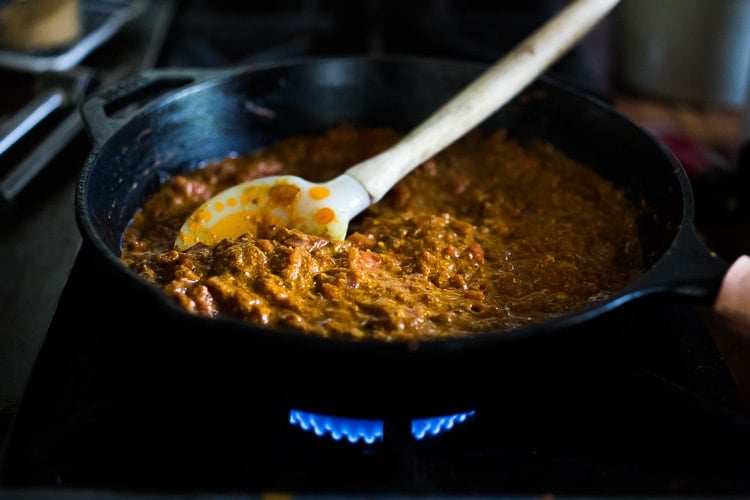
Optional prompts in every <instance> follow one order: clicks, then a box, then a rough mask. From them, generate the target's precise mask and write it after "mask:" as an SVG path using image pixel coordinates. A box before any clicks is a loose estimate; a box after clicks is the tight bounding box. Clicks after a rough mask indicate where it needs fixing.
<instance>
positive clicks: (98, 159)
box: [75, 58, 727, 414]
mask: <svg viewBox="0 0 750 500" xmlns="http://www.w3.org/2000/svg"><path fill="white" fill-rule="evenodd" d="M483 69H484V68H483V67H482V66H481V65H475V64H466V63H459V62H451V61H439V60H426V59H413V58H388V59H377V58H350V59H305V60H298V61H288V62H282V63H277V64H268V65H263V66H248V67H237V68H229V69H211V70H198V69H163V70H152V71H147V72H144V73H142V74H140V75H137V76H136V77H134V78H132V79H130V80H127V81H125V82H123V83H122V84H120V85H119V86H117V87H115V88H112V89H109V90H105V91H102V92H100V93H97V94H95V95H92V96H91V97H90V98H89V99H87V100H86V102H84V104H83V105H82V109H81V111H82V114H83V118H84V121H85V124H86V126H87V129H88V131H89V133H90V135H91V137H92V140H93V143H94V146H93V149H92V152H91V154H90V156H89V157H88V159H87V161H86V163H85V165H84V166H83V169H82V172H81V176H80V180H79V183H78V186H77V192H76V198H75V208H76V217H77V222H78V225H79V228H80V231H81V233H82V235H83V238H84V243H85V244H90V245H92V246H93V248H94V249H95V250H96V253H97V255H99V256H100V257H101V258H102V259H103V261H104V263H105V265H106V267H107V268H109V269H111V270H112V271H113V272H114V276H113V279H112V287H119V288H122V287H125V289H126V290H129V291H130V292H131V293H133V294H137V295H138V296H139V297H141V298H142V299H143V300H142V302H143V311H142V312H139V311H123V314H131V315H132V314H143V315H144V325H145V326H144V327H148V325H149V324H155V325H157V326H155V327H154V330H158V331H155V332H154V338H160V339H167V340H166V341H167V342H168V343H170V344H171V345H172V347H173V353H174V356H186V357H188V358H189V357H190V356H192V358H190V359H192V360H193V362H195V363H196V364H198V365H200V366H209V367H211V368H210V370H211V371H212V372H216V371H217V370H218V371H220V372H221V373H223V374H224V375H223V376H226V377H227V379H231V380H232V381H234V382H238V381H241V380H243V379H245V378H247V379H250V378H253V377H258V376H260V377H266V378H267V379H268V381H269V382H270V383H273V387H274V390H275V393H276V394H278V395H279V397H281V398H284V399H286V398H288V399H289V401H290V404H295V405H296V406H301V407H305V408H309V409H324V407H325V406H326V405H329V404H334V405H336V404H339V403H342V401H343V402H344V403H345V405H346V411H348V412H351V413H355V412H356V413H372V412H384V411H389V412H408V413H410V414H413V413H429V412H435V411H443V409H447V406H452V407H455V408H461V407H463V408H465V407H467V406H477V405H481V403H480V400H481V399H482V398H486V397H489V398H492V399H495V398H506V400H507V401H516V400H518V399H516V398H519V399H522V398H523V397H526V396H528V395H530V394H536V393H539V392H541V391H543V390H546V389H547V388H548V387H554V385H555V384H556V383H557V382H559V381H560V380H564V379H566V377H568V376H573V374H575V373H578V372H580V371H582V370H585V367H586V363H587V361H589V360H592V359H596V358H597V356H599V355H600V354H601V353H602V352H603V351H605V350H607V349H610V348H611V347H612V346H616V343H617V342H616V341H617V339H618V338H619V337H620V336H621V335H623V334H629V332H630V331H631V329H632V328H643V326H644V324H643V322H642V319H643V318H644V317H647V316H648V315H650V314H655V313H658V308H659V304H660V303H661V302H660V301H663V300H672V299H674V298H675V297H678V298H680V300H687V301H697V302H698V303H703V304H710V303H711V302H712V300H713V299H714V297H715V295H716V293H717V291H718V288H719V285H720V283H721V279H722V277H723V275H724V273H725V272H726V269H727V263H726V262H724V261H722V260H721V259H720V258H718V257H717V256H716V255H715V254H713V253H712V252H711V251H709V250H708V249H707V248H706V247H705V245H704V244H703V242H702V241H701V239H700V237H699V235H698V234H697V232H696V230H695V228H694V226H693V198H692V192H691V188H690V184H689V181H688V178H687V176H686V174H685V172H684V171H683V169H682V167H681V166H680V164H679V163H678V161H677V160H676V159H675V157H674V156H673V155H672V154H670V152H668V151H667V150H666V149H665V148H664V147H662V146H661V145H660V143H659V142H658V141H656V140H655V139H654V138H653V137H652V136H651V135H649V134H648V133H647V132H645V131H644V130H642V129H641V128H639V127H638V126H636V125H635V124H633V123H632V122H630V121H629V120H627V119H626V118H625V117H623V116H621V115H620V114H618V113H617V112H616V111H614V110H613V109H612V108H610V107H609V106H608V105H606V104H604V103H602V102H601V101H599V100H597V99H594V98H592V97H590V96H587V95H583V94H582V93H581V92H579V91H577V90H575V89H572V88H569V87H566V86H565V85H562V84H561V83H559V82H555V81H553V80H551V79H549V78H541V79H539V80H538V81H536V82H535V83H534V84H533V85H531V86H530V87H529V88H528V89H527V90H526V91H525V92H524V93H523V94H522V95H520V96H519V97H518V98H516V99H514V100H513V101H512V102H511V103H510V104H508V105H506V106H505V107H504V108H503V109H502V110H501V111H499V112H498V113H496V114H495V115H493V116H492V117H490V118H489V119H488V120H487V121H485V122H484V123H483V124H482V128H486V129H488V130H494V129H497V128H499V127H507V128H508V129H509V131H510V133H511V134H512V135H514V136H516V137H518V138H519V139H520V140H526V139H530V138H541V139H544V140H548V141H550V142H552V143H554V144H556V145H557V146H558V147H560V148H561V149H563V150H564V151H565V152H566V153H568V154H569V155H570V156H572V157H574V158H575V159H577V160H579V161H581V162H583V163H585V164H587V165H589V166H591V167H592V168H593V169H595V170H597V171H598V172H599V173H601V174H602V175H604V176H605V177H607V178H609V179H611V180H613V181H614V182H615V183H616V184H618V185H620V186H622V187H624V188H626V189H627V191H628V193H629V195H630V196H632V198H633V199H634V200H636V201H639V200H642V201H643V202H645V203H646V204H647V206H648V207H650V212H649V214H648V215H646V216H644V217H642V218H641V220H639V228H640V235H641V238H642V245H643V253H644V255H645V256H646V268H647V271H646V272H645V273H644V274H643V275H642V276H641V277H640V278H638V279H637V280H636V281H635V282H634V283H632V284H631V285H630V286H628V287H626V288H624V289H623V290H621V291H619V292H618V293H616V294H614V295H613V296H611V297H610V298H609V299H608V300H606V301H604V302H601V303H597V304H592V305H591V306H590V307H588V308H586V309H584V310H580V311H574V312H571V313H570V314H568V315H566V316H563V317H560V318H557V319H554V320H550V321H546V322H544V323H540V324H536V325H533V326H528V327H524V328H519V329H517V330H513V331H509V332H508V331H506V332H486V333H483V334H481V335H477V336H475V337H472V338H463V339H457V340H442V341H430V342H423V343H394V344H387V343H379V342H352V341H339V340H326V339H319V338H311V337H305V336H302V335H300V334H296V333H294V332H286V331H273V330H269V329H264V328H261V327H258V326H253V325H249V324H247V323H242V322H239V321H237V320H232V319H214V318H206V317H198V316H194V315H191V314H189V313H186V312H184V311H183V310H182V309H180V308H178V307H177V306H176V305H175V304H173V303H172V302H171V301H170V300H169V299H167V298H166V297H165V296H164V295H162V292H161V291H160V290H158V289H156V288H155V287H154V286H153V285H150V284H148V283H146V282H145V281H143V280H142V279H140V278H139V277H138V276H137V275H136V274H135V273H133V272H132V271H130V270H129V269H127V268H126V267H125V266H123V265H122V264H121V262H120V261H119V259H118V255H119V251H120V243H121V236H122V233H123V230H124V229H125V227H126V226H127V224H128V223H129V221H130V220H131V218H132V216H133V214H134V213H135V211H136V210H137V209H138V208H139V207H140V206H141V205H142V204H143V203H144V200H146V198H147V197H148V196H149V195H150V194H151V193H153V192H154V191H155V190H156V188H157V186H158V185H159V183H160V182H161V181H163V180H164V179H165V178H167V177H169V176H171V175H173V174H175V173H177V172H181V171H185V170H188V169H194V168H196V167H199V166H200V165H201V164H202V163H203V162H205V161H207V160H213V159H219V158H221V157H223V156H225V155H227V154H229V153H231V152H236V153H246V152H249V151H251V150H253V149H255V148H257V147H259V146H263V145H266V144H269V143H271V142H273V141H276V140H278V139H281V138H283V137H287V136H290V135H296V134H304V133H310V132H317V131H321V130H323V129H324V128H325V127H327V126H330V125H332V124H334V123H336V122H337V121H340V120H342V119H344V120H348V121H349V122H351V123H352V124H354V125H358V126H367V125H371V126H388V127H393V128H396V129H398V130H401V131H404V132H406V131H408V130H409V129H411V128H412V127H413V126H414V125H416V124H417V123H419V122H421V121H422V120H423V119H424V118H425V117H426V116H427V115H428V114H430V113H431V112H433V111H434V110H435V109H437V107H438V106H439V105H440V104H442V103H443V102H445V101H447V100H448V99H449V98H450V97H452V96H453V95H454V94H455V93H456V92H458V91H459V90H460V89H461V88H463V86H464V85H466V84H468V83H469V82H470V81H471V80H472V79H473V78H474V77H476V76H477V75H478V74H479V73H480V71H482V70H483ZM102 293H107V291H106V290H105V291H102ZM152 315H153V317H154V318H159V319H158V320H157V319H154V320H151V319H149V318H151V316H152ZM165 326H166V327H165ZM386 409H387V410H386Z"/></svg>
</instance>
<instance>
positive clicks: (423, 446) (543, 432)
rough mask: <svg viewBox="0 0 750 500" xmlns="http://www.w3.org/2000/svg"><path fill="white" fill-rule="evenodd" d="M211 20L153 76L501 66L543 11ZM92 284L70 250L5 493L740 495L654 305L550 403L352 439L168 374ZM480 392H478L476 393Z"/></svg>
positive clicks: (6, 469) (194, 17) (728, 422)
mask: <svg viewBox="0 0 750 500" xmlns="http://www.w3.org/2000/svg"><path fill="white" fill-rule="evenodd" d="M210 4H211V6H210V7H208V6H207V5H208V3H204V2H202V1H200V0H191V1H184V2H181V3H180V5H179V8H178V9H177V11H176V12H177V14H176V16H175V19H174V21H173V24H172V27H171V29H170V32H169V35H168V36H167V38H166V42H165V45H164V49H163V51H162V53H161V55H160V58H159V62H158V66H220V65H227V64H240V63H243V62H252V61H259V60H269V59H274V58H284V57H296V56H300V55H327V54H331V55H342V54H344V55H345V54H364V53H367V54H372V53H407V54H412V55H425V56H440V57H453V58H463V59H471V60H475V61H485V62H489V61H491V60H493V59H495V58H496V57H497V52H494V51H493V50H491V49H489V48H488V47H490V46H492V45H493V44H497V46H498V47H505V46H509V45H510V44H512V43H513V42H515V41H516V40H518V39H520V37H521V36H522V35H523V34H525V33H526V32H527V31H528V30H529V29H531V27H533V26H535V25H538V23H539V21H540V19H542V18H543V17H544V16H545V15H546V14H547V13H548V12H549V11H550V9H553V8H555V7H556V6H557V5H558V4H559V2H555V1H542V0H540V1H535V2H508V3H507V5H506V10H503V11H502V12H499V11H497V10H493V9H492V7H491V6H488V5H487V3H486V2H479V1H477V2H467V3H462V5H464V8H463V9H459V8H457V5H456V4H455V3H454V2H450V1H437V0H436V1H432V2H419V3H413V4H411V3H408V2H402V4H403V5H401V6H399V7H398V8H395V7H393V8H386V3H383V2H364V3H356V5H353V4H351V3H349V2H340V3H339V2H330V3H328V2H315V1H313V2H309V1H302V2H291V1H290V2H279V3H277V6H276V7H274V8H270V7H269V8H266V9H262V10H261V11H253V10H252V8H247V9H246V10H243V11H242V12H237V11H235V10H233V9H234V7H232V6H233V5H234V3H231V2H223V1H219V2H211V3H210ZM524 4H525V6H526V7H528V6H529V5H530V4H531V5H533V7H535V8H531V9H529V8H524ZM389 5H392V4H389ZM415 5H419V6H420V7H415ZM326 7H328V8H326ZM209 8H210V9H211V15H210V16H208V15H207V9H209ZM415 9H416V10H415ZM420 9H421V10H420ZM239 41H241V42H242V43H239ZM588 70H589V68H588V66H587V64H586V63H585V61H584V60H583V59H582V57H581V54H580V53H579V52H575V51H574V52H573V53H572V54H571V55H570V56H569V57H567V58H565V59H564V60H563V61H561V63H559V64H558V65H557V66H555V68H554V69H553V72H554V73H555V76H556V77H558V78H561V79H563V80H566V81H568V82H569V83H572V84H574V85H578V86H581V87H583V88H584V89H586V90H589V91H591V92H593V93H596V94H600V95H602V96H604V97H605V98H606V95H607V92H608V89H607V88H606V86H603V85H601V84H600V82H598V81H597V80H596V79H595V78H592V77H591V75H590V74H589V73H588ZM703 186H704V187H705V185H703ZM727 257H728V258H729V257H731V256H727ZM110 278H111V276H110V275H109V274H108V273H107V272H106V270H105V269H103V268H102V267H101V263H100V262H99V261H98V260H97V259H96V258H95V255H94V254H93V250H92V249H90V248H88V247H87V246H86V245H84V246H82V247H81V248H80V249H79V250H78V252H77V254H76V257H75V261H74V264H73V268H72V270H71V272H70V274H69V276H68V278H67V281H66V282H65V287H64V289H63V291H62V296H61V297H60V300H59V303H58V304H57V308H56V310H55V312H54V316H53V318H52V322H51V324H50V326H49V328H48V330H47V333H46V337H45V339H44V343H43V345H42V348H41V352H40V353H39V357H38V359H37V361H36V363H35V365H34V370H33V372H32V374H31V378H30V380H29V382H28V385H27V388H26V391H25V393H24V398H23V401H22V404H21V406H20V408H19V410H18V413H17V415H16V418H15V419H14V421H13V426H12V428H11V433H10V438H9V440H8V443H7V447H6V449H5V453H4V456H3V461H2V469H0V473H2V476H1V479H2V484H3V485H5V486H6V487H8V488H11V489H14V490H15V489H18V490H20V491H26V490H32V491H34V490H39V489H47V488H55V489H57V490H55V491H68V492H90V491H92V490H93V491H107V492H121V493H136V494H138V493H150V494H161V493H163V494H174V493H181V492H209V493H227V494H235V493H251V494H255V493H271V492H286V493H296V494H311V495H319V494H327V493H329V494H341V495H352V494H355V495H356V494H359V495H370V496H372V495H391V494H407V495H408V494H416V495H473V494H480V495H489V496H496V495H509V494H535V495H536V494H546V493H551V494H557V495H561V494H576V495H581V494H592V495H597V494H602V495H611V494H636V495H637V494H655V495H658V494H675V493H676V494H690V495H692V494H711V495H717V494H746V493H750V476H749V475H748V474H747V471H748V470H750V454H748V453H747V450H748V449H750V446H749V445H750V415H748V413H747V411H746V410H745V409H743V408H742V406H741V405H740V401H739V397H738V394H737V390H736V387H735V386H734V384H733V382H732V379H731V377H730V375H729V373H728V371H727V368H726V366H725V365H724V362H723V360H722V357H721V355H720V354H719V352H718V351H717V349H716V347H715V345H714V343H713V341H712V339H711V335H710V333H709V331H708V329H707V326H706V325H705V323H704V321H703V317H702V314H701V310H700V308H699V307H698V306H693V305H690V304H684V303H672V302H669V301H666V302H665V303H664V304H661V306H660V308H657V309H651V310H650V311H651V313H650V314H649V315H648V316H647V317H643V318H631V321H628V322H625V323H624V324H627V325H628V326H627V328H628V330H627V331H625V332H622V333H623V334H622V335H621V337H622V341H621V342H620V343H619V344H618V345H617V348H616V349H613V350H611V351H607V352H605V353H600V354H599V355H598V356H597V357H596V358H595V359H592V360H591V366H589V367H587V368H586V369H585V370H584V371H583V373H582V374H581V376H577V377H575V378H574V379H573V381H572V382H570V383H567V384H565V385H563V386H562V387H556V388H555V389H554V390H550V391H549V392H543V393H539V394H530V395H529V397H528V398H524V399H521V400H514V401H503V400H497V401H492V400H490V402H489V403H488V401H487V400H483V401H481V402H478V404H477V406H469V407H466V408H462V409H460V410H461V412H460V413H457V412H456V409H455V408H450V409H449V410H448V409H447V410H446V413H441V414H436V415H414V416H409V415H406V416H403V415H402V416H399V417H397V418H396V417H392V416H390V414H387V415H385V414H384V416H382V418H380V417H379V416H378V415H370V416H369V417H368V418H367V419H366V421H363V419H362V418H360V417H357V418H355V419H351V418H350V417H351V415H347V414H346V411H345V410H343V411H341V412H339V413H336V414H320V413H318V414H311V413H310V412H309V409H308V408H305V407H304V406H301V407H297V406H294V405H290V404H287V402H286V401H285V400H284V402H283V403H282V402H280V399H279V398H278V397H277V394H274V393H273V390H272V389H270V388H269V387H270V386H269V385H268V384H265V383H264V380H266V379H267V377H268V376H269V374H268V373H257V372H254V371H253V370H252V365H253V358H252V355H249V356H248V360H247V365H248V375H247V376H246V377H244V378H242V379H237V378H228V377H226V372H225V371H224V370H222V369H221V367H219V366H216V365H214V364H212V363H195V358H192V357H191V358H188V359H186V358H182V357H181V356H179V355H177V354H176V353H175V351H174V349H173V346H172V345H170V343H169V342H167V341H165V340H164V339H163V338H162V337H161V336H160V335H159V333H158V332H159V329H160V328H167V327H169V325H166V324H164V323H163V321H164V320H163V319H159V318H158V316H157V320H156V322H155V323H154V322H147V320H151V319H152V318H149V317H148V314H147V313H146V312H142V313H136V312H135V311H137V310H138V307H139V306H140V305H141V304H139V302H138V297H133V296H130V295H129V294H128V293H127V292H126V291H121V292H120V293H115V295H114V296H112V295H107V294H104V293H101V291H102V290H111V281H108V280H109V279H110ZM634 324H635V325H638V326H639V327H637V328H633V325H634ZM615 328H617V326H615ZM623 328H624V327H623ZM486 385H487V390H488V391H491V390H492V380H487V381H486ZM274 387H275V386H274ZM342 397H344V398H345V396H342ZM341 407H342V408H346V405H345V404H343V405H342V406H341ZM432 417H434V418H432ZM369 441H372V443H370V442H369Z"/></svg>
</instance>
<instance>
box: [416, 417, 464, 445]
mask: <svg viewBox="0 0 750 500" xmlns="http://www.w3.org/2000/svg"><path fill="white" fill-rule="evenodd" d="M475 413H476V411H475V410H472V411H467V412H463V413H454V414H453V415H444V416H442V417H431V418H416V419H414V420H412V421H411V435H412V436H414V439H416V440H417V441H419V440H422V439H424V438H425V436H427V435H428V434H429V435H430V436H437V435H438V434H440V433H441V432H444V431H449V430H451V429H453V427H454V426H455V425H457V424H462V423H464V422H466V420H467V419H468V418H469V417H472V416H474V414H475Z"/></svg>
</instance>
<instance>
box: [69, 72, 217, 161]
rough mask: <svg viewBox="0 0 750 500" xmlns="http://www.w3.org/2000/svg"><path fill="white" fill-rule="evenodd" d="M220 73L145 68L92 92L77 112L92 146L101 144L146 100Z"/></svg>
mask: <svg viewBox="0 0 750 500" xmlns="http://www.w3.org/2000/svg"><path fill="white" fill-rule="evenodd" d="M219 73H220V71H219V70H216V69H194V68H167V69H152V70H144V71H142V72H140V73H137V74H135V75H132V76H130V77H128V78H125V79H123V80H121V81H120V82H119V83H117V84H116V85H114V86H113V87H109V88H106V89H102V90H100V91H97V92H94V93H92V94H91V95H90V96H89V97H87V98H86V99H85V100H84V101H83V103H82V104H81V106H80V113H81V116H82V118H83V122H84V124H85V126H86V129H87V131H88V133H89V136H90V137H91V139H92V141H93V142H94V146H95V147H99V146H101V145H102V144H104V142H106V141H107V140H108V139H109V138H110V137H111V136H112V135H113V134H114V133H115V132H116V131H117V130H119V129H120V128H121V127H122V126H123V125H124V124H125V123H126V122H127V121H128V120H130V119H131V118H132V117H133V116H134V115H135V114H136V113H137V112H138V110H139V109H141V108H142V107H144V106H145V105H147V104H148V103H149V102H152V101H154V100H156V99H157V98H159V97H161V96H163V95H164V94H167V93H169V92H172V91H175V90H178V89H180V88H182V87H185V86H186V85H192V84H194V83H199V82H201V81H206V80H209V79H211V78H214V77H216V76H217V75H218V74H219Z"/></svg>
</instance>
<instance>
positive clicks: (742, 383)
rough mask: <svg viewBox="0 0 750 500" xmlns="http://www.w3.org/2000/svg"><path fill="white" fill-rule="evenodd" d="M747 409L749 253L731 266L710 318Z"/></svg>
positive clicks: (749, 375) (749, 383)
mask: <svg viewBox="0 0 750 500" xmlns="http://www.w3.org/2000/svg"><path fill="white" fill-rule="evenodd" d="M708 325H709V330H710V332H711V335H712V336H713V338H714V342H715V343H716V347H717V348H718V350H719V352H720V353H721V355H722V357H723V358H724V361H725V363H726V365H727V368H728V369H729V372H730V374H731V375H732V378H733V379H734V382H735V385H736V386H737V390H738V393H739V397H740V401H741V403H742V405H743V406H744V408H745V410H746V411H748V412H750V256H747V255H743V256H741V257H739V258H738V259H737V260H735V261H734V263H733V264H732V265H731V266H730V267H729V270H728V271H727V273H726V275H725V276H724V280H723V282H722V285H721V288H720V289H719V294H718V296H717V297H716V301H715V302H714V305H713V308H712V310H711V314H710V318H709V321H708Z"/></svg>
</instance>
